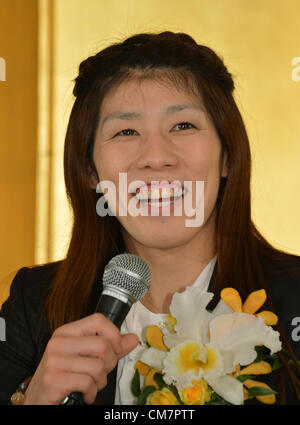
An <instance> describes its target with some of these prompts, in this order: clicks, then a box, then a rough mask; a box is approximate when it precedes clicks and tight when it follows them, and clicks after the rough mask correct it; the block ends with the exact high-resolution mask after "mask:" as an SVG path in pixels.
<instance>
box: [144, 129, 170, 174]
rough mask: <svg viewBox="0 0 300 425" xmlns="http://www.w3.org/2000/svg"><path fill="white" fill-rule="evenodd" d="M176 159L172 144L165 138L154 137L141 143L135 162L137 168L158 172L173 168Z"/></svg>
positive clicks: (160, 136)
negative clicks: (165, 168)
mask: <svg viewBox="0 0 300 425" xmlns="http://www.w3.org/2000/svg"><path fill="white" fill-rule="evenodd" d="M177 163H178V158H177V155H176V153H175V152H174V146H173V145H172V142H171V141H170V140H169V139H168V138H167V137H165V136H162V135H155V136H151V137H148V138H147V140H144V141H143V142H142V145H141V148H140V151H139V156H138V160H137V167H138V168H152V169H153V170H159V169H162V168H164V167H170V166H175V165H176V164H177Z"/></svg>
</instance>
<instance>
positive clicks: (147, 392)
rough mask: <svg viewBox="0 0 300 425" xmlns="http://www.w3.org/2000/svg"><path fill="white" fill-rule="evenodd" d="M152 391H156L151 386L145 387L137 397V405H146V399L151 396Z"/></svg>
mask: <svg viewBox="0 0 300 425" xmlns="http://www.w3.org/2000/svg"><path fill="white" fill-rule="evenodd" d="M154 391H156V388H155V387H154V386H153V385H147V387H145V388H144V389H143V391H142V392H141V394H140V395H139V397H138V400H137V404H139V405H142V404H146V401H147V397H148V396H149V395H150V394H152V393H153V392H154Z"/></svg>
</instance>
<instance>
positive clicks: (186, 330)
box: [164, 286, 214, 348]
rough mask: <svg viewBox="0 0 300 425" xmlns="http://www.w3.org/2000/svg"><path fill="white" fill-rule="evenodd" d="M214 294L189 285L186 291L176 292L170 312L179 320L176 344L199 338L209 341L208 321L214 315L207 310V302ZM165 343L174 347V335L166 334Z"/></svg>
mask: <svg viewBox="0 0 300 425" xmlns="http://www.w3.org/2000/svg"><path fill="white" fill-rule="evenodd" d="M213 296H214V294H213V293H211V292H206V291H202V290H199V288H197V287H196V288H194V287H192V286H188V287H187V288H186V289H185V291H184V292H182V293H177V292H176V293H175V294H174V295H173V299H172V303H171V305H170V312H171V314H172V316H174V317H175V318H176V320H177V323H176V325H175V331H176V332H177V337H176V344H178V341H179V339H178V338H180V339H181V340H189V339H193V340H197V341H199V342H200V343H202V344H206V343H207V342H208V323H209V321H210V320H211V318H212V317H213V315H212V314H211V313H209V312H208V311H207V310H206V306H207V304H208V303H209V302H210V300H211V299H212V298H213ZM164 342H165V344H166V345H167V346H168V347H169V348H172V347H173V346H174V344H175V342H174V338H172V335H170V336H167V335H166V336H165V338H164Z"/></svg>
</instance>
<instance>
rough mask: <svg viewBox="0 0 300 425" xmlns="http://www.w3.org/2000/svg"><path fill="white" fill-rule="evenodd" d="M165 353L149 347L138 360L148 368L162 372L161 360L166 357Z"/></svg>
mask: <svg viewBox="0 0 300 425" xmlns="http://www.w3.org/2000/svg"><path fill="white" fill-rule="evenodd" d="M167 353H168V352H167V351H161V350H157V349H156V348H153V347H150V348H146V349H145V351H143V352H142V354H141V355H140V358H139V360H140V361H141V362H143V363H146V364H147V365H148V366H151V367H153V368H155V369H158V370H162V368H163V360H164V358H165V357H166V355H167Z"/></svg>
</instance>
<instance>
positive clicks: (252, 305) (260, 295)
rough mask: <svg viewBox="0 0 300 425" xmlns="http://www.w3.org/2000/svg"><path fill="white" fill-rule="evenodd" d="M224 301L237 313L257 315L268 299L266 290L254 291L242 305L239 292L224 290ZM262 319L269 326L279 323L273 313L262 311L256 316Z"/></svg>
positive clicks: (222, 294) (231, 289)
mask: <svg viewBox="0 0 300 425" xmlns="http://www.w3.org/2000/svg"><path fill="white" fill-rule="evenodd" d="M221 298H222V300H223V301H224V302H225V303H226V304H227V305H228V306H229V307H230V308H231V309H232V310H233V311H235V312H237V313H247V314H255V313H256V312H257V310H259V309H260V308H261V307H262V305H263V304H264V303H265V301H266V299H267V294H266V291H265V290H264V289H259V290H258V291H253V292H251V294H249V295H248V297H247V299H246V301H245V302H244V303H242V299H241V297H240V294H239V293H238V291H237V290H236V289H234V288H224V289H223V290H222V291H221ZM255 315H256V316H260V317H262V319H263V321H264V322H265V324H266V325H268V326H274V325H276V324H277V322H278V317H277V316H276V314H274V313H272V312H271V311H267V310H266V311H262V312H260V313H257V314H255Z"/></svg>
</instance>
